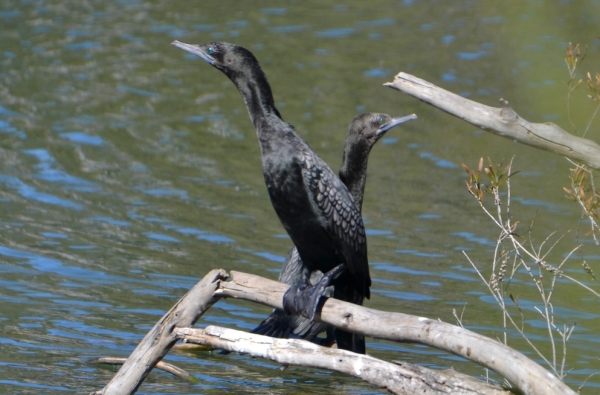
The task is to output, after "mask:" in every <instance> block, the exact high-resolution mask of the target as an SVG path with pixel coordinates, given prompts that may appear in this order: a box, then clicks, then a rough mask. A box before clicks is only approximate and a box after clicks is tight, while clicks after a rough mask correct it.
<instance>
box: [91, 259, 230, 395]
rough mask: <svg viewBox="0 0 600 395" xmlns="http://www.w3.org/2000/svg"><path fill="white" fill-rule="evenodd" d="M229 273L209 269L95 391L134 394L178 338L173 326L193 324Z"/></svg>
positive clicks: (108, 394)
mask: <svg viewBox="0 0 600 395" xmlns="http://www.w3.org/2000/svg"><path fill="white" fill-rule="evenodd" d="M227 277H228V275H227V273H226V272H225V271H224V270H222V269H218V270H212V271H211V272H209V273H208V274H207V275H206V276H205V277H204V278H203V279H202V281H200V282H198V283H197V284H196V285H195V286H194V287H193V288H192V289H191V290H190V291H189V292H188V293H187V294H185V295H184V296H183V297H182V298H181V299H180V300H179V302H177V304H175V306H173V307H172V308H171V310H169V312H168V313H167V314H165V315H164V316H163V317H162V318H161V319H160V321H158V322H157V323H156V325H154V327H153V328H152V329H151V330H150V332H148V334H146V336H145V337H144V339H143V340H142V341H141V342H140V344H138V346H137V347H136V349H135V350H134V351H133V353H131V355H130V356H129V358H127V361H126V362H125V363H124V364H123V366H121V369H119V371H118V372H117V373H116V374H115V375H114V377H113V378H112V380H111V381H110V382H109V383H108V384H107V385H106V386H105V387H104V388H103V389H102V390H101V391H96V392H94V393H93V394H95V395H121V394H133V393H134V392H136V391H137V389H138V387H139V386H140V384H141V383H142V382H143V381H144V379H145V378H146V376H147V375H148V373H150V371H151V370H152V369H153V368H154V366H156V364H157V363H158V362H159V361H160V360H161V359H162V358H163V357H164V356H165V355H166V354H167V352H168V351H169V349H170V348H171V347H172V346H173V344H175V342H176V341H177V336H176V335H175V334H174V333H173V329H175V327H176V326H180V327H186V326H192V325H193V324H194V323H195V322H196V321H197V320H198V318H200V316H201V315H202V314H203V313H204V312H205V311H206V310H208V309H209V308H210V307H211V306H212V305H213V304H214V303H215V302H216V301H217V300H218V297H215V291H216V290H217V288H218V287H219V284H220V282H221V281H222V280H225V279H226V278H227Z"/></svg>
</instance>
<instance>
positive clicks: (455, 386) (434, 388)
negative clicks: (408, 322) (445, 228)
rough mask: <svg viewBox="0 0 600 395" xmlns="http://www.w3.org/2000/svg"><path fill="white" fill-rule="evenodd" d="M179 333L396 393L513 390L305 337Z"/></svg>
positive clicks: (474, 394) (471, 394) (477, 394)
mask: <svg viewBox="0 0 600 395" xmlns="http://www.w3.org/2000/svg"><path fill="white" fill-rule="evenodd" d="M175 333H176V334H177V335H178V336H180V337H181V338H182V339H183V340H184V341H187V342H191V343H196V344H202V345H205V346H210V347H214V348H219V349H223V350H228V351H234V352H240V353H248V354H250V355H252V356H254V357H262V358H267V359H270V360H272V361H275V362H278V363H281V364H284V365H296V366H309V367H315V368H321V369H329V370H333V371H337V372H341V373H345V374H349V375H351V376H354V377H358V378H360V379H362V380H365V381H367V382H369V383H371V384H373V385H375V386H378V387H383V388H385V389H387V390H388V391H390V392H391V393H393V394H399V395H413V394H417V393H418V394H427V395H434V394H437V395H441V394H456V395H508V394H510V392H509V391H506V390H503V389H502V388H499V387H496V386H492V385H490V384H487V383H484V382H482V381H479V380H476V379H473V378H472V377H469V376H466V375H464V374H460V373H458V372H455V371H437V370H432V369H427V368H423V367H418V366H415V365H412V364H408V363H401V364H394V363H389V362H384V361H381V360H379V359H376V358H373V357H370V356H368V355H361V354H355V353H353V352H349V351H345V350H339V349H332V348H326V347H321V346H318V345H316V344H313V343H309V342H307V341H304V340H297V339H274V338H271V337H267V336H260V335H254V334H251V333H246V332H241V331H237V330H233V329H227V328H221V327H217V326H208V327H206V328H205V329H194V328H177V329H176V330H175Z"/></svg>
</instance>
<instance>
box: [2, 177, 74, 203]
mask: <svg viewBox="0 0 600 395" xmlns="http://www.w3.org/2000/svg"><path fill="white" fill-rule="evenodd" d="M0 182H1V183H4V184H5V185H6V186H7V187H9V188H11V189H16V190H17V192H18V193H19V194H20V195H21V196H23V197H24V198H25V199H30V200H34V201H36V202H40V203H47V204H52V205H56V206H62V207H66V208H72V209H75V210H81V209H83V206H82V205H81V204H79V203H75V202H73V201H71V200H67V199H62V198H59V197H57V196H54V195H50V194H48V193H43V192H38V191H37V189H35V188H34V187H32V186H30V185H27V184H25V183H24V182H23V181H21V180H19V179H18V178H17V177H11V176H5V175H0Z"/></svg>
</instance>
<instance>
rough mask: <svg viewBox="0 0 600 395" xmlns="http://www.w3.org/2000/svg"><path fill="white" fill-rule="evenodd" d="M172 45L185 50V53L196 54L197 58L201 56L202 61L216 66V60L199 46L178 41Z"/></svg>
mask: <svg viewBox="0 0 600 395" xmlns="http://www.w3.org/2000/svg"><path fill="white" fill-rule="evenodd" d="M171 45H174V46H176V47H177V48H180V49H183V50H184V51H186V52H189V53H191V54H194V55H196V56H200V57H201V58H202V60H204V61H206V62H207V63H209V64H211V65H214V64H215V60H214V59H213V58H212V57H211V56H210V55H208V54H207V53H206V52H204V50H203V49H202V48H201V47H200V46H199V45H192V44H186V43H182V42H181V41H177V40H175V41H173V42H172V43H171Z"/></svg>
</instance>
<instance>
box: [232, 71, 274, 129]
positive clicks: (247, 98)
mask: <svg viewBox="0 0 600 395" xmlns="http://www.w3.org/2000/svg"><path fill="white" fill-rule="evenodd" d="M229 78H230V79H231V80H232V81H233V83H234V84H235V86H236V87H237V88H238V90H239V91H240V94H241V95H242V97H243V98H244V103H246V109H247V110H248V114H249V115H250V119H251V120H252V123H253V124H254V128H255V129H256V131H257V133H260V131H261V130H262V128H260V127H259V125H260V124H261V120H264V119H266V118H269V117H270V116H271V115H275V116H277V117H278V118H279V119H281V115H280V114H279V111H278V110H277V108H275V103H274V100H273V93H272V92H271V86H270V85H269V82H268V81H267V77H266V76H265V73H263V71H262V70H261V68H260V66H259V65H258V64H257V63H256V64H254V65H253V66H252V67H250V68H249V69H248V70H246V71H244V72H242V73H235V74H232V75H229ZM259 137H260V136H259Z"/></svg>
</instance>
